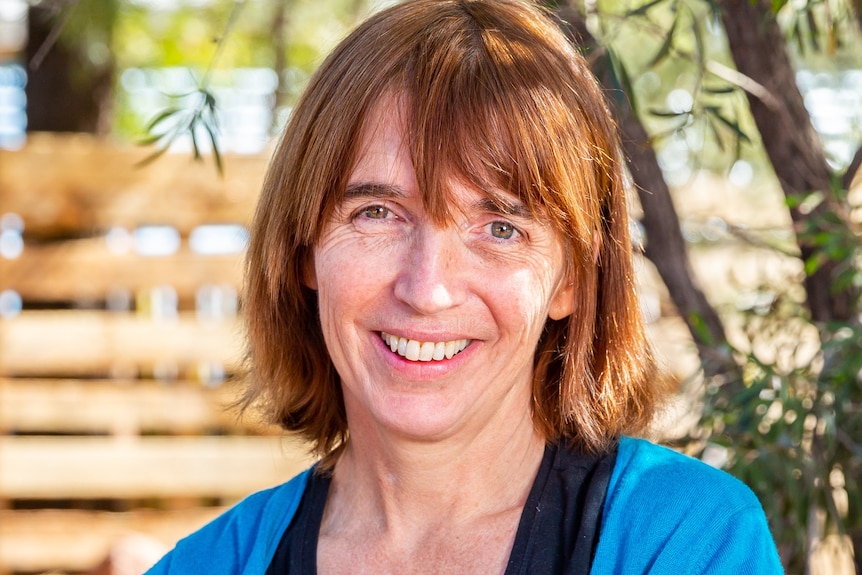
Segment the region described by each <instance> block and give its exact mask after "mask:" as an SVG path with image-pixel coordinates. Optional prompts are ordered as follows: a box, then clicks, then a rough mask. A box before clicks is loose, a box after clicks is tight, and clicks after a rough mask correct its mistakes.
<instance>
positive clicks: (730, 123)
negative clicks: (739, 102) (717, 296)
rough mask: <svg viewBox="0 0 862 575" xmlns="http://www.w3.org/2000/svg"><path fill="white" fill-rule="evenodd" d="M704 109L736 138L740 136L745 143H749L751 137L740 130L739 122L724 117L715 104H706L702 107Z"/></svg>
mask: <svg viewBox="0 0 862 575" xmlns="http://www.w3.org/2000/svg"><path fill="white" fill-rule="evenodd" d="M704 109H705V110H706V111H707V112H709V113H710V114H712V115H713V116H715V118H716V119H717V120H718V121H719V122H721V123H722V124H724V125H725V126H727V127H728V128H730V129H731V130H732V131H733V132H734V133H735V134H736V135H737V137H738V138H740V139H741V140H745V141H746V142H747V143H751V138H749V137H748V134H746V133H745V132H744V131H742V128H740V127H739V124H738V123H737V122H734V121H733V120H730V119H729V118H726V117H725V116H724V115H723V114H722V113H721V110H719V109H718V107H717V106H706V107H704Z"/></svg>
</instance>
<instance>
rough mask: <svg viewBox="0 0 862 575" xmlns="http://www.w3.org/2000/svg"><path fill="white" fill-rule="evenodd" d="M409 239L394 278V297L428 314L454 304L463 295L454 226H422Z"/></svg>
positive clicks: (460, 242)
mask: <svg viewBox="0 0 862 575" xmlns="http://www.w3.org/2000/svg"><path fill="white" fill-rule="evenodd" d="M417 231H418V233H415V234H414V235H413V238H412V239H411V241H410V242H408V246H409V247H407V253H406V254H404V257H403V258H401V261H402V262H403V263H402V264H401V267H402V269H400V270H399V271H398V275H397V278H396V280H395V297H396V298H398V299H399V300H400V301H402V302H404V303H405V304H407V305H409V306H410V307H411V308H413V309H414V310H416V311H417V312H418V313H421V314H423V315H431V314H435V313H439V312H441V311H444V310H446V309H449V308H452V307H455V306H457V305H458V304H459V303H461V301H462V300H463V297H464V287H463V285H462V274H463V272H464V265H463V264H464V262H463V258H462V257H461V252H462V250H464V246H463V243H462V241H461V238H460V236H459V235H458V232H457V230H455V229H454V228H453V227H451V226H450V227H446V228H441V227H439V226H436V225H431V224H429V225H425V226H421V227H420V229H419V230H417Z"/></svg>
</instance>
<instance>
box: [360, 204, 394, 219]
mask: <svg viewBox="0 0 862 575" xmlns="http://www.w3.org/2000/svg"><path fill="white" fill-rule="evenodd" d="M389 214H390V210H389V208H387V207H386V206H368V207H367V208H365V209H364V210H362V215H363V216H365V217H366V218H369V219H372V220H385V219H386V218H387V217H389Z"/></svg>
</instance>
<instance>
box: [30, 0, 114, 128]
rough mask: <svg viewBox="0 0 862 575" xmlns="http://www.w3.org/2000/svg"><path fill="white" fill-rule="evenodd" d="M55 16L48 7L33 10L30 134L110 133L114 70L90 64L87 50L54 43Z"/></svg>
mask: <svg viewBox="0 0 862 575" xmlns="http://www.w3.org/2000/svg"><path fill="white" fill-rule="evenodd" d="M68 9H71V8H68ZM54 12H55V11H54V10H52V9H51V8H50V7H46V6H45V4H42V5H35V4H34V5H31V6H30V8H29V15H28V22H29V24H28V41H27V47H26V56H27V62H28V63H29V64H30V69H29V70H28V78H27V87H26V95H27V130H28V131H31V132H36V131H45V132H89V133H100V134H103V133H106V132H107V130H108V128H109V126H110V122H109V117H110V108H111V106H110V98H111V93H112V84H113V67H112V66H111V65H103V66H96V65H94V64H92V63H91V62H90V61H89V60H88V58H87V57H86V50H85V49H84V48H83V47H82V48H81V49H80V50H76V49H74V48H73V47H70V46H67V45H66V44H64V43H62V42H52V41H50V40H49V38H50V37H52V36H54V35H56V30H55V22H56V17H55V14H54ZM52 32H53V34H52ZM46 41H47V43H46Z"/></svg>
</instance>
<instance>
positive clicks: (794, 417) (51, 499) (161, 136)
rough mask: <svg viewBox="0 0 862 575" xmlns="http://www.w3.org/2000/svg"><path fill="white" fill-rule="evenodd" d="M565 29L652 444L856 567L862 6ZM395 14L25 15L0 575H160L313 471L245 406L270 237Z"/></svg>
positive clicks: (10, 62) (9, 112) (861, 507)
mask: <svg viewBox="0 0 862 575" xmlns="http://www.w3.org/2000/svg"><path fill="white" fill-rule="evenodd" d="M389 3H391V2H389ZM545 4H546V5H547V6H548V7H549V8H550V9H551V10H553V11H554V12H555V13H556V14H557V15H558V16H559V17H560V19H561V25H562V26H563V27H564V29H565V30H566V31H567V32H568V33H570V34H571V36H572V37H573V38H575V39H576V41H577V43H578V45H579V46H580V47H581V49H582V50H583V52H584V53H585V54H586V55H587V57H588V59H589V61H590V63H591V65H592V66H593V68H594V70H595V72H596V75H597V77H598V78H599V80H600V81H601V82H602V84H603V85H604V86H605V88H606V90H607V94H608V97H609V100H610V101H611V103H612V105H613V106H614V111H615V113H616V114H617V118H618V122H619V125H620V128H621V132H622V134H623V146H624V150H625V152H626V155H627V156H628V158H629V160H630V173H631V183H632V202H631V212H632V215H633V216H634V224H633V236H634V238H635V243H636V245H635V246H634V249H635V254H636V258H637V269H638V280H639V289H640V291H641V297H642V311H643V313H644V316H645V318H646V319H647V322H648V326H649V330H650V334H651V337H652V339H653V342H654V345H655V348H656V356H657V358H658V360H659V361H660V362H661V364H662V366H663V368H664V371H665V377H666V378H667V379H668V381H670V382H671V383H672V384H673V385H674V386H675V388H676V389H677V390H678V393H677V395H676V397H675V399H674V401H673V402H672V403H671V404H670V405H669V406H668V408H667V410H666V412H665V413H663V414H662V417H661V418H660V419H659V420H658V421H657V422H656V425H655V429H654V430H653V435H654V438H655V439H657V440H659V441H661V442H663V443H666V444H668V445H670V446H672V447H674V448H676V449H679V450H681V451H684V452H686V453H689V454H690V455H693V456H695V457H700V458H703V459H704V460H706V461H707V462H709V463H711V464H713V465H716V466H720V467H723V468H725V469H727V470H728V471H730V472H731V473H734V474H735V475H737V476H738V477H740V478H741V479H742V480H743V481H745V482H746V483H748V484H749V485H750V486H751V487H752V489H754V490H755V492H756V493H757V494H758V496H759V497H760V499H761V502H762V503H763V505H764V508H765V509H766V512H767V515H768V517H769V519H770V526H771V528H772V530H773V534H774V535H775V537H776V541H777V542H778V544H779V550H780V552H781V555H782V561H783V562H784V564H785V566H786V569H787V572H788V573H791V574H792V573H799V574H802V573H815V574H820V575H826V574H830V575H831V574H836V575H844V574H850V573H854V572H857V570H858V562H859V550H860V549H862V490H860V484H859V482H860V480H862V380H860V372H862V353H860V344H862V329H860V325H859V311H860V308H859V290H860V286H862V275H860V258H859V246H860V243H859V237H860V236H859V234H860V224H862V212H860V206H862V203H860V199H862V177H860V176H857V177H856V178H855V179H854V174H856V172H857V171H858V167H859V163H860V162H862V153H860V149H862V40H860V36H862V35H860V31H862V3H860V0H793V1H791V2H786V1H783V0H773V1H771V2H757V1H754V2H749V1H748V0H742V1H740V2H735V1H732V0H721V1H713V0H632V1H625V0H583V1H579V0H570V1H562V0H561V1H559V2H546V3H545ZM385 5H387V2H381V1H370V0H326V1H324V0H42V1H36V0H0V575H7V574H21V575H23V574H34V573H47V572H54V573H68V574H75V573H106V574H107V573H114V574H120V573H123V574H125V573H142V572H143V570H145V569H146V567H147V566H148V565H149V564H152V563H153V562H154V561H155V559H156V558H158V557H159V556H160V555H161V554H162V553H163V552H164V551H165V550H166V549H168V548H169V547H170V546H171V545H173V543H174V542H175V541H176V540H177V539H178V538H180V537H182V536H183V535H185V534H187V533H189V532H190V531H192V530H194V529H195V528H197V527H198V526H200V525H202V524H203V523H204V522H206V521H207V520H209V519H210V518H212V517H214V516H215V515H216V514H218V513H219V512H220V511H222V510H223V509H224V508H225V507H226V506H228V505H230V504H231V503H233V502H235V501H237V500H238V499H239V498H241V497H243V496H244V495H246V494H248V493H250V492H252V491H255V490H258V489H261V488H265V487H269V486H272V485H275V484H277V483H280V482H283V481H285V480H286V479H288V478H289V477H291V476H292V475H293V474H294V473H296V472H297V471H299V470H300V469H303V468H304V467H306V466H307V465H308V464H309V463H310V459H309V458H308V457H307V455H306V454H305V453H304V451H303V449H302V446H301V445H299V444H298V443H296V442H295V441H294V440H291V439H290V438H288V437H284V436H283V435H282V434H280V433H279V431H278V430H276V429H273V428H271V427H268V426H266V425H263V424H261V423H260V422H258V421H256V420H255V419H254V417H253V416H247V417H245V418H242V419H241V418H239V417H238V416H237V415H236V413H235V411H232V410H230V409H229V408H228V407H229V405H230V404H231V402H232V401H234V400H235V399H236V397H237V390H238V389H239V385H240V382H237V381H235V380H236V377H235V376H236V375H237V374H238V373H239V372H240V367H241V365H242V356H243V339H242V338H243V336H242V327H241V316H242V295H241V285H242V273H243V270H242V260H243V254H244V250H245V243H246V239H247V227H248V225H249V223H250V219H251V214H252V212H253V209H254V204H255V201H256V197H257V193H258V190H259V188H260V185H261V182H262V179H263V175H264V172H265V170H266V164H267V161H268V157H269V154H270V152H271V150H272V146H273V142H274V138H275V137H276V136H277V134H278V132H279V130H280V129H281V127H282V126H283V125H284V123H285V121H286V119H287V118H288V117H289V116H290V111H291V107H292V105H293V104H294V102H295V101H296V98H297V96H298V95H299V94H300V93H301V91H302V89H303V87H304V85H305V83H306V82H307V80H308V77H309V75H310V74H311V73H312V72H313V71H314V69H315V67H316V66H317V65H318V64H319V63H320V61H321V60H322V58H323V57H324V56H325V54H326V53H327V52H328V51H329V50H330V49H331V48H332V47H333V46H334V45H335V44H336V43H337V42H338V41H339V40H340V39H341V38H343V37H344V35H345V34H346V33H347V32H349V30H351V29H352V28H353V27H354V26H355V25H356V24H357V23H358V22H359V21H361V20H362V19H364V18H365V17H367V16H368V15H369V14H371V13H372V12H374V11H376V10H379V9H381V8H382V7H384V6H385ZM854 549H855V554H854ZM854 557H855V558H854Z"/></svg>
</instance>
